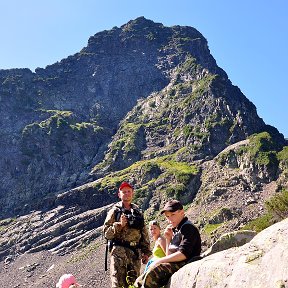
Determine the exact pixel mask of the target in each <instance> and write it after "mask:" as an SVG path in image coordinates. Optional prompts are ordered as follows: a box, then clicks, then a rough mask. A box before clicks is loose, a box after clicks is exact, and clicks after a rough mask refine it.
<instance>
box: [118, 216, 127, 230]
mask: <svg viewBox="0 0 288 288" xmlns="http://www.w3.org/2000/svg"><path fill="white" fill-rule="evenodd" d="M127 223H128V220H127V217H126V215H124V214H122V215H121V217H120V224H121V227H122V228H123V227H125V226H126V225H127Z"/></svg>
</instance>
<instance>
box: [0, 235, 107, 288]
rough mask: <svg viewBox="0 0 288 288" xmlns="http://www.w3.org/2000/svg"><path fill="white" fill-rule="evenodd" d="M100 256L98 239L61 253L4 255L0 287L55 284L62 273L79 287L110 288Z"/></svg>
mask: <svg viewBox="0 0 288 288" xmlns="http://www.w3.org/2000/svg"><path fill="white" fill-rule="evenodd" d="M104 255H105V243H104V240H102V239H101V238H99V239H97V240H95V241H94V242H93V243H91V244H90V245H89V246H87V247H85V248H84V249H82V250H81V251H74V252H72V253H69V254H66V255H63V256H60V255H57V254H53V253H51V252H49V251H41V252H36V253H25V254H23V255H20V256H18V257H17V258H15V259H12V258H9V257H7V258H6V259H5V261H2V262H0V279H1V284H2V285H1V286H2V287H8V288H17V287H29V288H30V287H31V288H32V287H37V288H48V287H49V288H50V287H55V284H56V283H57V281H58V279H59V278H60V276H61V275H62V274H64V273H72V274H74V275H75V277H76V278H77V280H78V282H79V283H80V284H82V285H83V288H85V287H95V288H97V287H99V288H100V287H104V288H105V287H110V278H109V270H108V271H105V269H104V259H105V256H104ZM108 264H109V263H108ZM108 267H109V266H108Z"/></svg>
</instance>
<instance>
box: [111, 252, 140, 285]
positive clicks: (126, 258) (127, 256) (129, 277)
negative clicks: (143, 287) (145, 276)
mask: <svg viewBox="0 0 288 288" xmlns="http://www.w3.org/2000/svg"><path fill="white" fill-rule="evenodd" d="M140 268H141V260H140V259H139V256H138V255H136V254H135V253H134V252H133V251H132V250H131V249H129V248H126V247H122V246H114V247H113V248H112V251H111V258H110V277H111V288H128V287H129V285H132V284H133V283H134V281H135V280H136V278H137V277H138V276H139V274H140Z"/></svg>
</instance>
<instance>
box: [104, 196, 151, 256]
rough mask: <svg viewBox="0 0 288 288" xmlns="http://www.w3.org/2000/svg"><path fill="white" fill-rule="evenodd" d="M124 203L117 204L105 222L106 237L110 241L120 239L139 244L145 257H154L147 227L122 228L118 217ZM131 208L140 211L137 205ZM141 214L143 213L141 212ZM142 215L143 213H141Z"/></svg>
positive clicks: (132, 205)
mask: <svg viewBox="0 0 288 288" xmlns="http://www.w3.org/2000/svg"><path fill="white" fill-rule="evenodd" d="M122 207H123V206H122V202H121V201H120V202H118V203H116V204H115V205H114V206H113V207H112V209H111V210H110V211H109V212H108V214H107V217H106V220H105V222H104V236H105V238H106V239H108V240H112V239H120V240H125V241H128V242H136V243H139V246H140V250H141V252H142V253H144V254H145V255H148V256H150V255H152V252H151V250H150V240H149V235H148V231H147V228H146V226H145V225H144V227H143V228H141V229H135V228H130V227H128V226H125V227H123V228H122V227H121V225H120V223H119V222H118V221H119V220H118V219H116V215H117V214H118V213H119V211H121V209H122ZM131 208H132V209H135V210H138V211H139V212H140V210H139V207H138V206H137V205H136V204H133V203H131ZM140 213H141V212H140ZM141 214H142V213H141Z"/></svg>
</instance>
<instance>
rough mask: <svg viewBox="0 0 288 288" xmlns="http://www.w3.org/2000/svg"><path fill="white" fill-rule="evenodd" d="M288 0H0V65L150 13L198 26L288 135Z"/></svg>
mask: <svg viewBox="0 0 288 288" xmlns="http://www.w3.org/2000/svg"><path fill="white" fill-rule="evenodd" d="M287 15H288V1H286V0H274V1H271V0H241V1H233V0H217V1H216V0H206V1H205V0H202V1H200V0H198V1H194V0H178V1H172V0H144V1H137V0H105V1H98V0H49V1H48V0H42V1H39V0H25V1H23V0H5V1H4V0H0V35H1V45H0V69H9V68H29V69H31V70H32V71H34V69H35V68H37V67H43V68H44V67H46V66H47V65H50V64H53V63H55V62H57V61H60V60H61V59H63V58H66V57H68V56H69V55H73V54H74V53H76V52H79V51H80V50H81V49H82V48H83V47H85V46H86V45H87V41H88V38H89V37H90V36H92V35H94V34H96V33H97V32H100V31H103V30H109V29H111V28H112V27H114V26H118V27H119V26H121V25H123V24H125V23H127V22H128V21H129V20H132V19H135V18H137V17H139V16H144V17H146V18H147V19H150V20H153V21H154V22H160V23H163V24H164V25H165V26H173V25H183V26H192V27H194V28H196V29H197V30H198V31H199V32H201V33H202V34H203V36H204V37H205V38H206V39H207V40H208V45H209V48H210V51H211V54H212V55H213V56H214V58H215V59H216V61H217V64H218V65H219V66H220V67H221V68H223V69H224V70H225V71H226V73H227V74H228V77H229V78H230V80H231V81H232V83H233V84H234V85H237V86H238V87H239V88H240V89H241V90H242V92H243V93H244V94H245V95H246V97H247V98H248V99H250V100H251V101H252V102H253V103H254V104H255V105H256V107H257V111H258V115H259V116H260V117H262V118H263V120H264V121H265V123H267V124H269V125H272V126H275V127H276V128H277V129H278V130H279V131H280V132H281V133H282V134H284V136H285V137H286V138H288V124H287V123H288V113H287V107H288V95H287V94H288V92H287V90H288V89H286V86H285V83H286V81H287V69H288V49H287V46H288V16H287Z"/></svg>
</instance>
